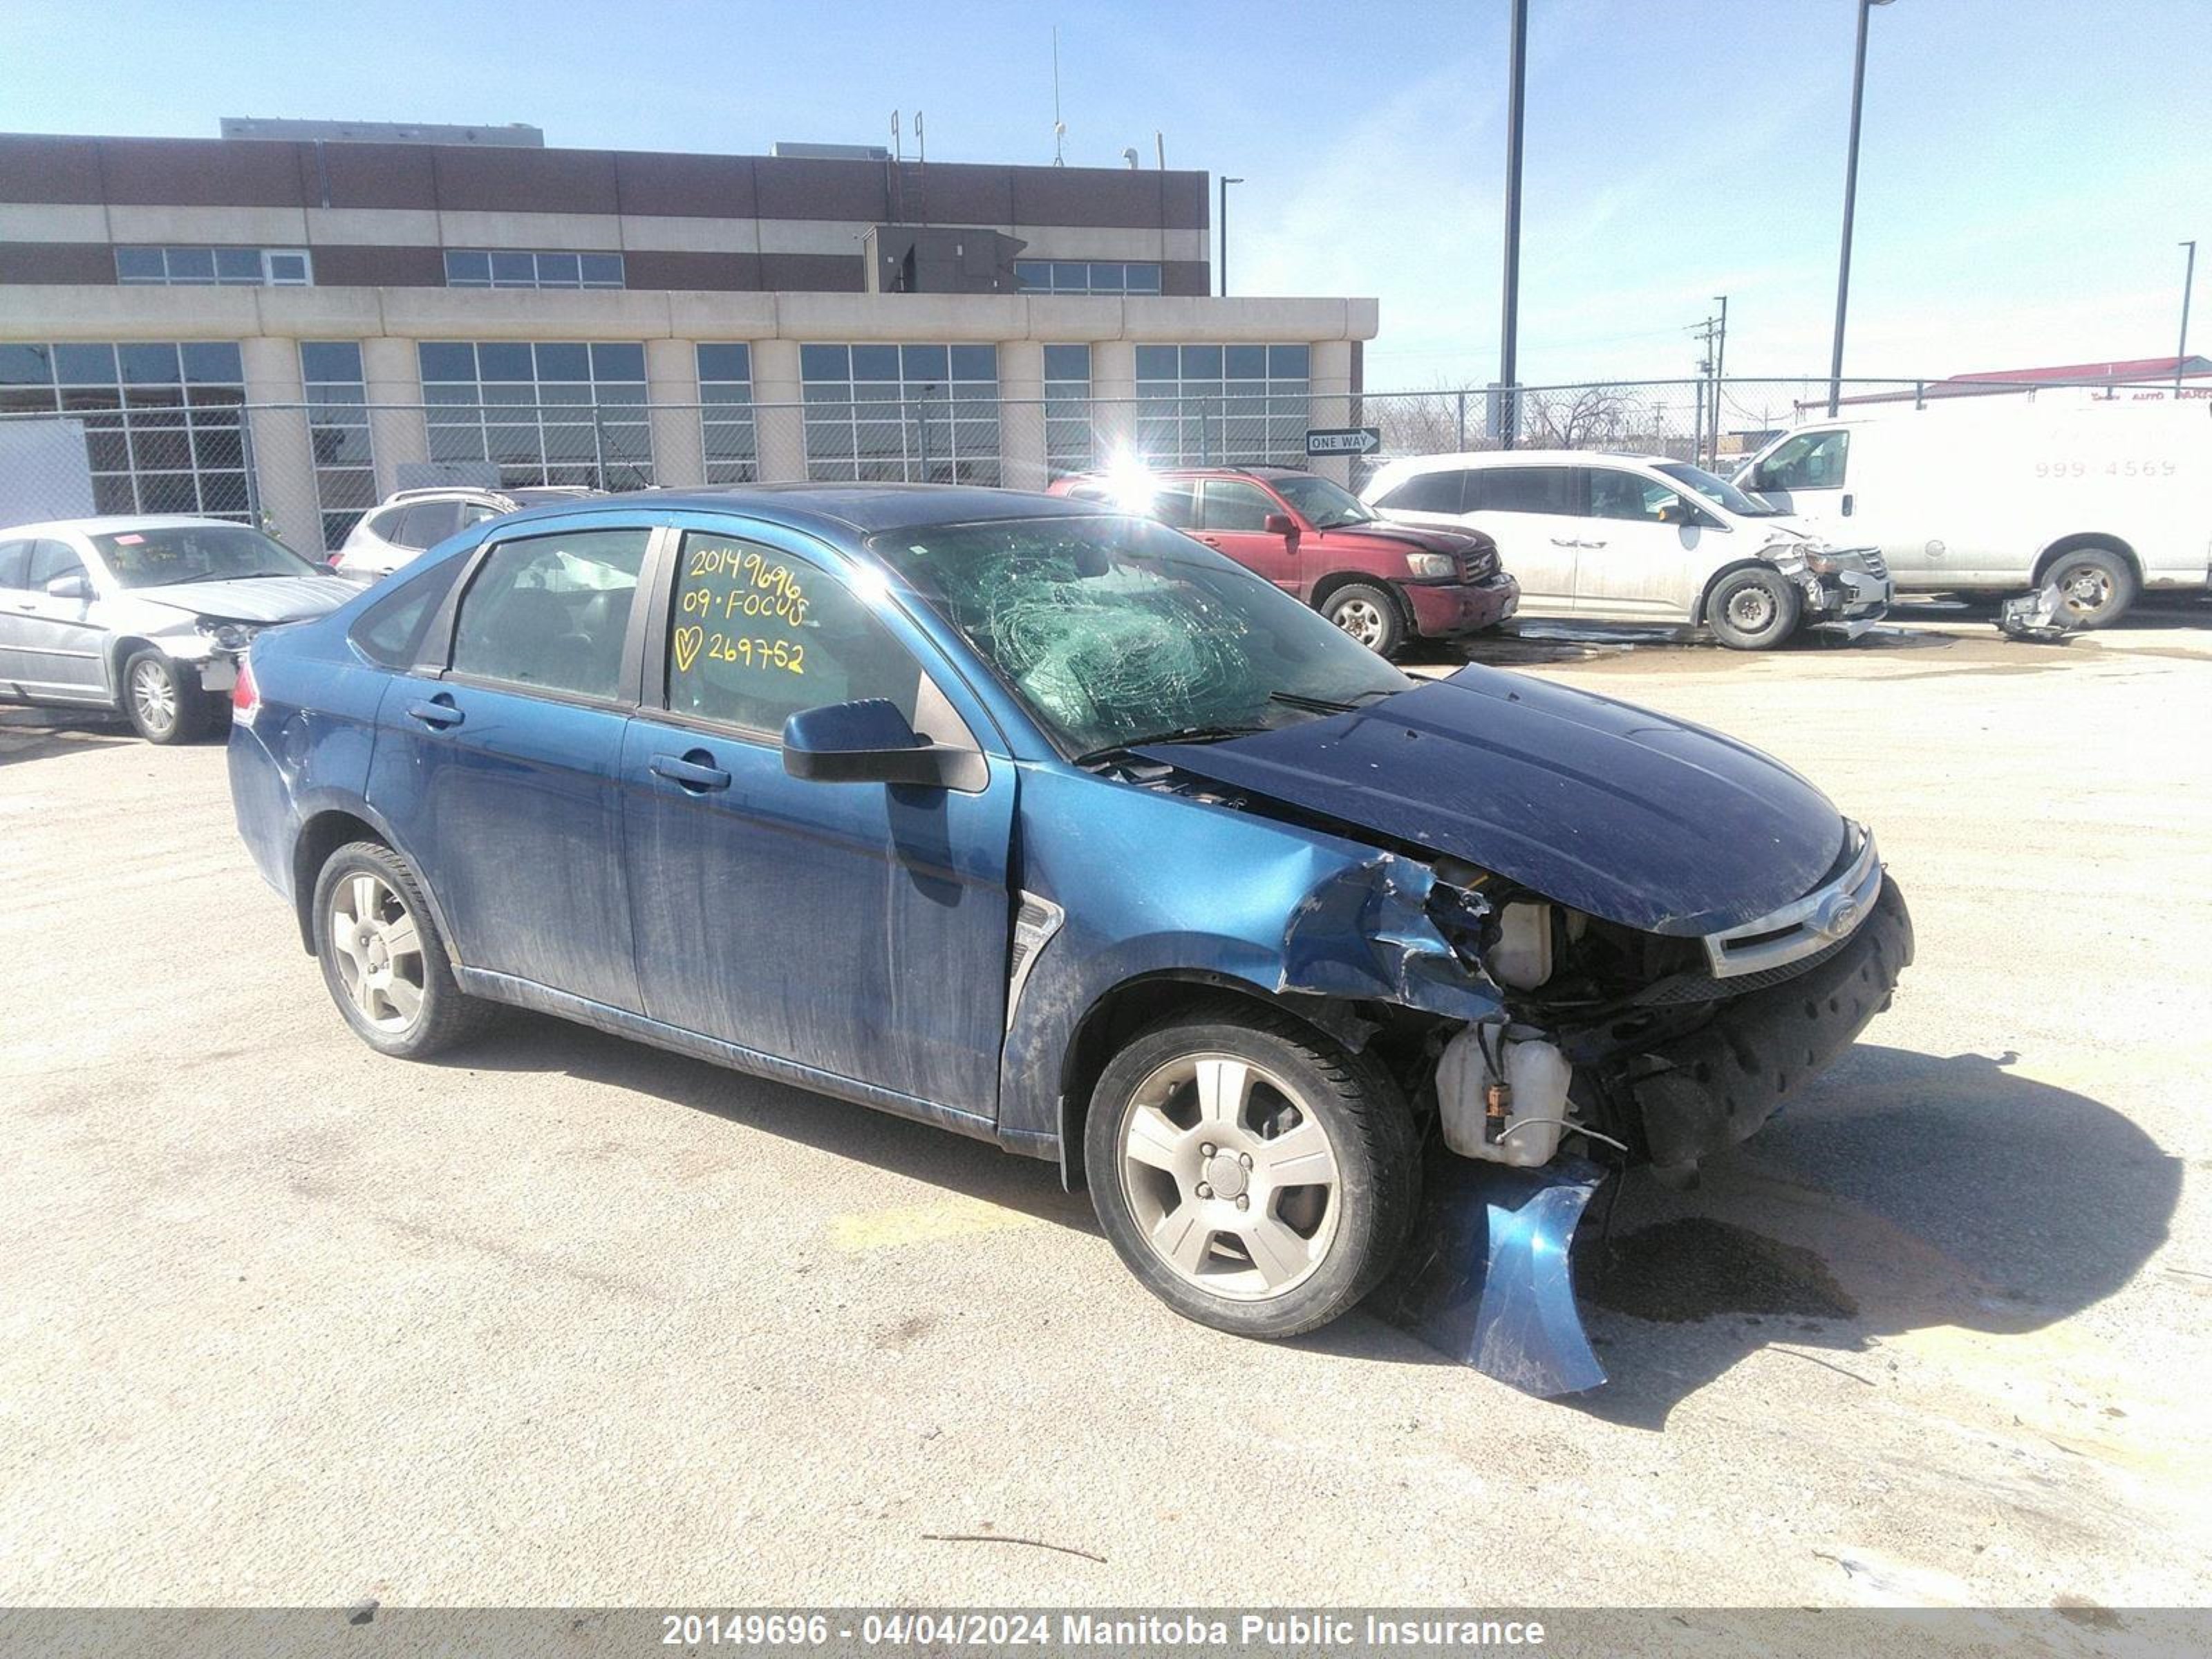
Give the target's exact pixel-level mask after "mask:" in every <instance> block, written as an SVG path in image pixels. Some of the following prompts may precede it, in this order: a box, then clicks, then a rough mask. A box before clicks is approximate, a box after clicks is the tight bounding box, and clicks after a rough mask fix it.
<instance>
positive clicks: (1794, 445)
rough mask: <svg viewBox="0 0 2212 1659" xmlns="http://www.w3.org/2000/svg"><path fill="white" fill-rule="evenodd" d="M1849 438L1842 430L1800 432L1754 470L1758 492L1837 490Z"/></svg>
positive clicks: (1755, 485)
mask: <svg viewBox="0 0 2212 1659" xmlns="http://www.w3.org/2000/svg"><path fill="white" fill-rule="evenodd" d="M1850 446H1851V435H1850V433H1849V432H1848V431H1846V430H1844V429H1842V428H1837V429H1834V430H1832V431H1827V432H1801V433H1799V434H1798V435H1796V437H1794V438H1790V439H1788V440H1786V441H1784V443H1783V444H1782V445H1781V446H1780V447H1778V448H1777V449H1776V450H1775V452H1774V453H1772V454H1771V455H1769V456H1768V457H1767V458H1766V459H1765V460H1763V461H1761V462H1760V463H1759V465H1758V467H1757V468H1756V469H1755V471H1756V473H1757V476H1756V477H1754V478H1753V481H1752V482H1753V487H1754V488H1755V489H1842V488H1843V485H1844V463H1845V461H1846V460H1847V459H1849V457H1850Z"/></svg>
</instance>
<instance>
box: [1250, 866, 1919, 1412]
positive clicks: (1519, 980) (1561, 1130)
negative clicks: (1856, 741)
mask: <svg viewBox="0 0 2212 1659" xmlns="http://www.w3.org/2000/svg"><path fill="white" fill-rule="evenodd" d="M1911 957H1912V928H1911V919H1910V917H1909V915H1907V913H1906V910H1905V902H1904V899H1903V897H1902V896H1901V895H1900V894H1899V891H1898V889H1897V887H1896V885H1895V884H1894V883H1893V882H1892V881H1891V880H1890V879H1889V878H1888V877H1887V874H1886V872H1884V870H1883V867H1882V865H1881V859H1880V857H1879V855H1878V854H1877V853H1876V851H1875V845H1874V842H1873V838H1872V837H1871V836H1869V835H1867V834H1866V833H1865V832H1864V831H1863V830H1862V829H1859V828H1858V826H1857V825H1846V827H1845V834H1844V848H1843V852H1842V853H1841V854H1840V855H1839V856H1838V860H1837V862H1836V865H1835V866H1834V867H1833V868H1832V870H1831V871H1830V872H1828V874H1827V876H1826V878H1824V879H1823V880H1822V881H1821V882H1820V884H1817V885H1816V886H1815V887H1814V888H1813V889H1812V890H1810V891H1808V892H1807V893H1805V894H1804V895H1803V896H1802V897H1800V898H1798V899H1796V900H1795V901H1793V902H1790V903H1789V904H1787V905H1784V906H1782V907H1780V908H1778V909H1775V910H1773V911H1771V912H1769V913H1767V914H1765V915H1760V916H1758V917H1755V918H1753V919H1751V920H1749V921H1742V922H1738V923H1735V924H1733V925H1730V926H1727V927H1721V928H1718V929H1716V930H1714V931H1711V932H1709V933H1703V934H1699V935H1681V934H1672V935H1669V934H1662V933H1654V932H1650V931H1648V930H1644V929H1639V928H1636V927H1629V926H1626V925H1624V924H1622V923H1619V922H1615V921H1607V920H1606V919H1604V918H1602V917H1600V916H1596V915H1591V914H1589V913H1588V912H1586V911H1582V910H1578V909H1574V908H1570V907H1567V906H1565V905H1562V904H1559V903H1558V902H1554V901H1553V900H1552V899H1551V898H1549V897H1547V896H1544V895H1542V894H1541V893H1537V892H1534V891H1533V890H1529V889H1528V888H1526V887H1525V886H1522V885H1521V884H1516V883H1515V882H1513V881H1511V880H1510V879H1508V878H1504V877H1501V876H1498V875H1497V874H1495V873H1493V872H1488V871H1486V870H1482V869H1480V868H1478V867H1476V866H1472V865H1470V864H1468V863H1466V862H1465V861H1463V860H1458V859H1455V858H1451V857H1443V858H1437V859H1434V860H1429V861H1421V860H1415V859H1413V858H1409V857H1405V856H1401V855H1397V854H1385V855H1383V857H1381V858H1380V859H1378V860H1376V862H1375V863H1373V864H1370V865H1369V866H1364V868H1362V869H1361V870H1358V871H1356V872H1346V873H1344V874H1343V875H1340V877H1338V878H1336V879H1335V880H1334V881H1333V882H1331V883H1328V884H1324V886H1323V887H1322V889H1320V890H1317V891H1316V893H1314V894H1313V895H1311V896H1310V897H1309V898H1308V900H1307V901H1306V902H1305V903H1304V905H1302V906H1301V907H1300V908H1299V910H1298V912H1297V915H1295V916H1294V917H1293V919H1292V921H1291V927H1290V928H1289V929H1288V932H1287V935H1286V938H1285V953H1284V963H1285V975H1284V983H1283V986H1282V987H1281V988H1282V989H1283V990H1284V991H1285V992H1286V993H1291V994H1318V995H1322V996H1328V997H1334V998H1342V997H1347V996H1351V997H1367V998H1372V997H1374V996H1376V994H1377V993H1378V992H1380V993H1381V994H1383V996H1384V997H1385V999H1386V1000H1388V1001H1389V1002H1392V1003H1395V1004H1397V1005H1399V1006H1401V1007H1403V1008H1407V1009H1412V1010H1418V1011H1421V1012H1425V1013H1428V1014H1431V1015H1433V1016H1436V1017H1437V1018H1435V1019H1434V1020H1433V1021H1431V1023H1430V1024H1428V1026H1427V1029H1426V1030H1425V1033H1424V1035H1423V1036H1422V1037H1421V1039H1420V1041H1419V1044H1418V1047H1409V1046H1408V1045H1407V1042H1406V1041H1405V1039H1404V1037H1403V1036H1402V1034H1401V1035H1400V1036H1398V1038H1397V1048H1396V1052H1395V1061H1396V1064H1397V1066H1398V1069H1399V1072H1400V1075H1401V1081H1402V1082H1403V1083H1404V1084H1405V1085H1406V1086H1407V1089H1408V1091H1409V1093H1410V1094H1411V1095H1412V1097H1413V1098H1414V1099H1415V1101H1416V1102H1417V1104H1418V1106H1419V1109H1422V1110H1423V1111H1424V1112H1425V1113H1426V1114H1427V1115H1429V1116H1430V1117H1431V1121H1432V1132H1431V1158H1430V1165H1429V1169H1430V1174H1429V1178H1428V1182H1427V1193H1426V1196H1425V1200H1424V1206H1423V1211H1422V1213H1421V1215H1420V1217H1419V1219H1418V1221H1417V1222H1416V1224H1415V1227H1414V1230H1413V1236H1412V1237H1411V1239H1410V1240H1409V1242H1408V1244H1407V1249H1406V1251H1405V1253H1404V1255H1403V1257H1402V1258H1401V1261H1400V1263H1399V1265H1398V1267H1397V1269H1396V1271H1395V1273H1394V1274H1393V1275H1392V1277H1391V1278H1390V1279H1389V1281H1388V1282H1387V1283H1386V1284H1385V1285H1384V1287H1383V1290H1382V1291H1380V1292H1379V1293H1378V1295H1377V1297H1376V1302H1375V1304H1373V1305H1374V1306H1375V1308H1376V1311H1378V1312H1380V1313H1382V1314H1383V1316H1384V1317H1386V1318H1388V1319H1389V1320H1391V1321H1392V1322H1395V1323H1397V1324H1399V1325H1401V1326H1402V1327H1404V1328H1407V1329H1409V1330H1412V1331H1413V1332H1414V1333H1415V1334H1419V1336H1421V1337H1422V1338H1423V1340H1426V1341H1428V1342H1430V1343H1431V1345H1432V1346H1437V1347H1439V1348H1441V1349H1443V1351H1444V1352H1449V1353H1450V1354H1452V1355H1453V1357H1454V1358H1459V1359H1461V1360H1462V1361H1464V1362H1465V1363H1467V1364H1472V1365H1474V1366H1475V1367H1476V1368H1477V1369H1478V1370H1483V1371H1485V1372H1486V1373H1487V1374H1489V1375H1491V1376H1496V1377H1498V1378H1499V1380H1501V1381H1504V1382H1506V1383H1511V1384H1512V1385H1513V1386H1515V1387H1516V1388H1520V1389H1524V1390H1526V1391H1528V1392H1530V1393H1534V1394H1539V1395H1553V1394H1561V1393H1573V1392H1578V1391H1580V1390H1583V1389H1589V1388H1593V1387H1595V1386H1596V1385H1597V1384H1599V1383H1602V1382H1603V1381H1604V1372H1603V1370H1602V1368H1601V1367H1600V1366H1599V1365H1598V1364H1597V1361H1596V1358H1595V1355H1594V1354H1593V1353H1592V1352H1591V1350H1590V1347H1589V1342H1588V1340H1587V1339H1586V1338H1585V1337H1584V1335H1583V1329H1582V1323H1581V1319H1580V1316H1579V1313H1578V1311H1577V1307H1576V1303H1575V1297H1574V1287H1573V1277H1572V1271H1571V1266H1572V1260H1571V1259H1572V1250H1573V1241H1574V1235H1575V1231H1576V1228H1577V1224H1578V1223H1579V1221H1580V1219H1581V1218H1582V1216H1583V1213H1584V1212H1585V1210H1586V1207H1587V1206H1588V1203H1589V1199H1590V1197H1591V1196H1592V1194H1594V1193H1595V1191H1596V1190H1597V1188H1598V1187H1599V1186H1600V1185H1601V1183H1602V1182H1604V1181H1605V1180H1607V1178H1612V1179H1616V1180H1617V1179H1619V1172H1620V1171H1621V1170H1625V1169H1626V1168H1628V1167H1632V1166H1649V1167H1650V1169H1651V1170H1652V1171H1653V1173H1654V1174H1655V1176H1657V1177H1658V1178H1659V1179H1661V1180H1662V1181H1666V1182H1670V1183H1674V1184H1688V1183H1689V1182H1692V1181H1694V1179H1695V1177H1696V1175H1697V1171H1698V1166H1699V1162H1700V1160H1702V1159H1703V1158H1705V1157H1706V1156H1708V1155H1710V1154H1711V1153H1713V1152H1718V1151H1721V1150H1723V1149H1724V1148H1726V1147H1728V1146H1733V1145H1735V1143H1737V1142H1738V1141H1741V1140H1742V1139H1745V1138H1746V1137H1747V1136H1748V1135H1750V1134H1751V1133H1753V1132H1754V1131H1755V1130H1757V1129H1758V1128H1759V1127H1760V1126H1761V1125H1762V1124H1764V1123H1765V1121H1767V1119H1768V1118H1769V1117H1771V1115H1773V1113H1774V1112H1775V1110H1776V1109H1777V1108H1778V1106H1779V1105H1780V1103H1781V1102H1782V1101H1783V1099H1784V1097H1785V1096H1786V1095H1788V1094H1789V1093H1790V1091H1792V1090H1794V1089H1795V1088H1796V1087H1798V1086H1799V1085H1802V1084H1803V1083H1804V1082H1806V1081H1808V1079H1811V1078H1812V1077H1814V1076H1815V1075H1817V1074H1818V1073H1820V1071H1821V1070H1822V1069H1824V1068H1825V1067H1826V1066H1827V1065H1828V1064H1829V1063H1830V1062H1831V1061H1832V1060H1833V1059H1834V1058H1835V1057H1836V1056H1837V1055H1838V1054H1839V1053H1841V1051H1842V1050H1843V1049H1844V1048H1847V1047H1848V1046H1849V1045H1850V1042H1852V1041H1853V1040H1854V1039H1855V1038H1856V1037H1857V1035H1858V1033H1859V1031H1860V1030H1862V1029H1863V1027H1864V1026H1865V1025H1866V1024H1867V1022H1868V1021H1869V1020H1870V1019H1872V1018H1873V1017H1874V1016H1875V1014H1876V1013H1877V1012H1881V1010H1882V1009H1883V1008H1884V1007H1886V1006H1888V1002H1889V998H1890V994H1891V992H1892V990H1893V987H1894V986H1895V985H1896V983H1897V980H1898V977H1899V974H1900V973H1901V972H1902V971H1903V969H1904V968H1905V965H1906V963H1909V962H1910V961H1911Z"/></svg>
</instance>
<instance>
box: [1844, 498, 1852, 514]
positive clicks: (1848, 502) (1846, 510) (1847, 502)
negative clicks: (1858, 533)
mask: <svg viewBox="0 0 2212 1659" xmlns="http://www.w3.org/2000/svg"><path fill="white" fill-rule="evenodd" d="M1843 507H1844V517H1845V518H1847V519H1848V518H1850V516H1851V498H1850V496H1849V495H1845V496H1844V501H1843Z"/></svg>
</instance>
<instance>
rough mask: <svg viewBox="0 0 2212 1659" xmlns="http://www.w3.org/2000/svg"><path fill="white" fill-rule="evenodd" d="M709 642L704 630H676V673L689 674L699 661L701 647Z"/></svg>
mask: <svg viewBox="0 0 2212 1659" xmlns="http://www.w3.org/2000/svg"><path fill="white" fill-rule="evenodd" d="M706 642H707V630H706V629H703V628H679V629H677V630H676V671H677V672H678V673H679V674H688V673H690V671H691V665H692V664H693V663H694V662H696V661H697V660H698V657H699V647H701V646H702V645H704V644H705V643H706Z"/></svg>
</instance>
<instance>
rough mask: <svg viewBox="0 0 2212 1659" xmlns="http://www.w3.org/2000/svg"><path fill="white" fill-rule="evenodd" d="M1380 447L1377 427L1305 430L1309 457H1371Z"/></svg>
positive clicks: (1381, 430)
mask: <svg viewBox="0 0 2212 1659" xmlns="http://www.w3.org/2000/svg"><path fill="white" fill-rule="evenodd" d="M1382 447H1383V428H1381V427H1379V426H1310V427H1308V428H1306V453H1307V454H1309V455H1372V454H1373V453H1375V452H1376V450H1378V449H1380V448H1382Z"/></svg>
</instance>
